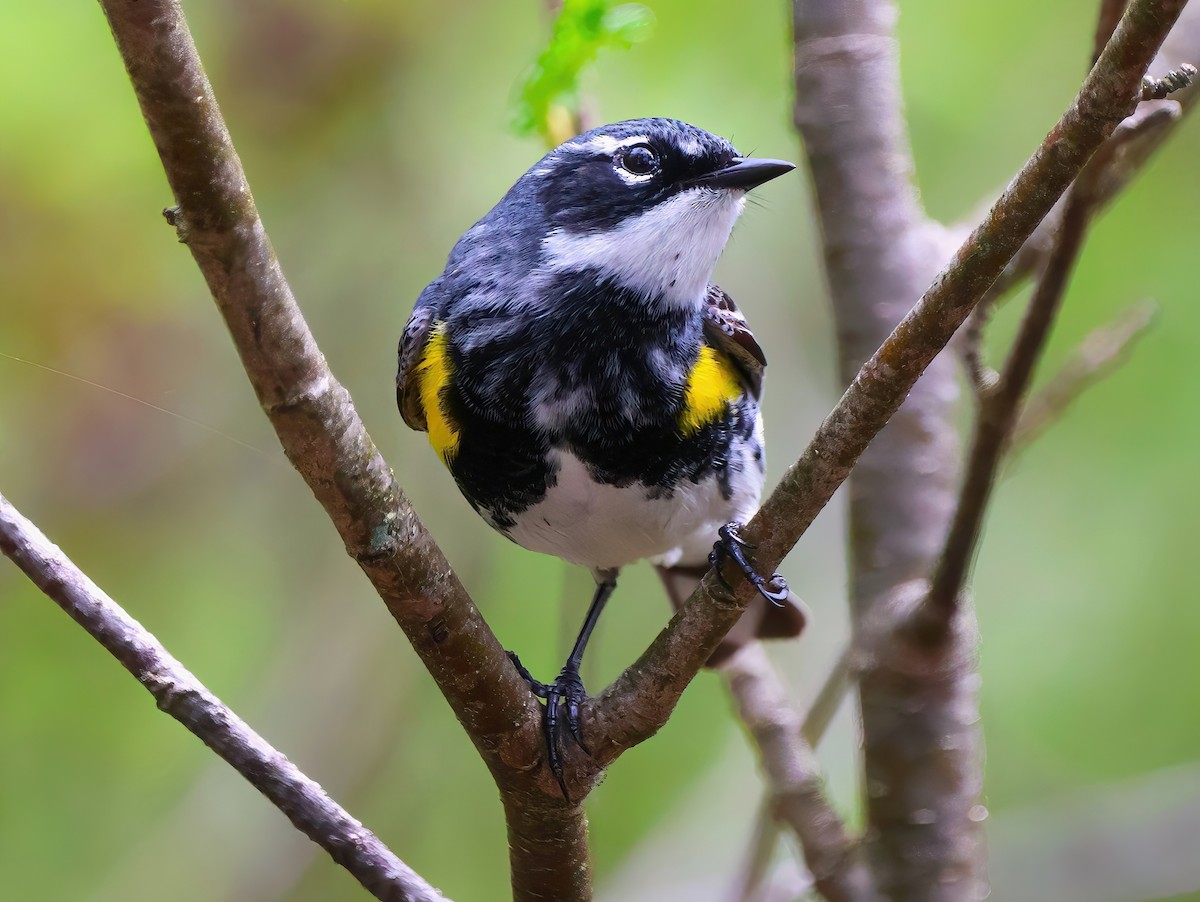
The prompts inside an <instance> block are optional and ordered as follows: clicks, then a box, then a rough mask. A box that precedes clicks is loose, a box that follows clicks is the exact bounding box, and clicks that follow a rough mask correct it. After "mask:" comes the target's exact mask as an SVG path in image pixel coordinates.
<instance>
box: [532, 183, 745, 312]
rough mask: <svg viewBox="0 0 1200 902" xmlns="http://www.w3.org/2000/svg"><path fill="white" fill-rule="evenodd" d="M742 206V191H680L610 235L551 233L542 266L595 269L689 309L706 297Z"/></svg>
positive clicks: (621, 225)
mask: <svg viewBox="0 0 1200 902" xmlns="http://www.w3.org/2000/svg"><path fill="white" fill-rule="evenodd" d="M745 205H746V195H745V193H744V192H742V191H727V190H718V191H714V190H711V189H704V188H692V189H690V190H687V191H681V192H680V193H678V194H676V195H675V196H674V197H672V198H670V199H669V200H666V201H663V202H662V203H661V204H658V205H657V206H656V207H653V208H652V209H650V210H647V211H646V212H645V213H642V214H640V215H639V216H636V217H634V218H632V219H628V220H626V221H625V222H623V223H621V224H620V225H619V226H617V227H616V228H613V229H608V230H606V231H594V232H586V233H583V234H576V233H571V232H566V231H563V230H562V229H555V230H554V231H553V232H551V233H550V234H549V235H548V236H546V238H545V240H544V241H543V242H542V248H543V250H544V251H545V254H546V264H547V266H548V267H549V268H550V269H551V270H556V271H563V270H578V269H589V268H590V269H595V270H597V271H598V272H599V273H600V274H601V275H602V276H606V277H608V278H610V279H612V280H613V281H615V282H617V283H618V284H620V285H623V286H624V287H626V288H630V289H633V290H634V291H638V292H641V293H643V294H647V295H653V296H658V297H661V298H662V299H663V301H664V302H665V303H667V304H670V305H672V306H690V305H692V304H695V303H697V302H698V301H699V300H700V299H701V298H702V297H704V293H705V289H706V288H707V286H708V282H709V279H710V278H711V276H712V271H713V267H714V266H715V265H716V263H717V258H718V257H719V256H721V251H722V250H724V249H725V244H726V242H728V241H729V233H730V232H731V231H732V230H733V224H734V223H735V222H737V218H738V216H740V215H741V212H742V209H743V208H744V207H745Z"/></svg>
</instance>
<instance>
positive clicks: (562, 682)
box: [508, 651, 592, 802]
mask: <svg viewBox="0 0 1200 902" xmlns="http://www.w3.org/2000/svg"><path fill="white" fill-rule="evenodd" d="M508 658H509V660H510V661H512V662H513V666H514V667H516V668H517V673H519V674H520V675H521V679H523V680H524V681H525V682H526V683H527V684H528V685H529V691H530V692H532V693H533V694H534V695H536V696H537V697H538V698H540V699H545V702H546V705H545V708H544V709H543V711H542V735H543V737H544V738H545V740H546V763H547V764H548V765H549V766H550V772H551V773H552V774H554V779H555V780H556V781H558V788H559V789H561V790H562V794H563V798H565V799H566V800H567V801H568V802H569V801H571V795H570V793H568V792H567V782H566V779H565V778H564V777H563V762H562V747H561V742H560V740H561V736H562V723H563V721H564V720H565V721H566V727H567V731H568V732H569V733H570V734H571V738H572V739H574V740H575V744H576V745H578V746H579V747H580V748H581V749H583V751H584V752H586V753H587V754H589V755H590V754H591V753H592V751H591V749H589V748H588V747H587V743H585V742H584V741H583V733H582V731H581V729H580V716H579V714H580V707H581V706H582V704H583V703H584V702H585V701H587V692H586V691H585V690H584V688H583V680H582V679H581V678H580V676H579V669H578V668H577V667H571V666H569V665H568V666H567V667H564V668H563V669H562V671H561V672H560V673H559V675H558V679H556V680H555V681H554V682H553V683H543V682H541V681H540V680H535V679H534V678H533V676H532V675H531V674H530V673H529V671H528V670H527V669H526V668H525V666H524V665H523V664H522V663H521V659H520V658H518V657H517V656H516V654H514V653H513V652H511V651H510V652H509V653H508ZM564 713H565V717H564V716H563V715H564Z"/></svg>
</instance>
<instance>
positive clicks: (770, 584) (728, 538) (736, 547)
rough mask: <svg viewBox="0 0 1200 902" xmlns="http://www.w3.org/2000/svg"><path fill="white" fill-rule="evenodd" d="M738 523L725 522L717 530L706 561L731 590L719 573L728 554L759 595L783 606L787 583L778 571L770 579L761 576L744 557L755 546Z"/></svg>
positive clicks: (731, 588)
mask: <svg viewBox="0 0 1200 902" xmlns="http://www.w3.org/2000/svg"><path fill="white" fill-rule="evenodd" d="M741 528H742V526H741V524H740V523H726V524H725V525H724V526H722V527H721V528H720V529H719V530H717V535H719V536H720V537H721V538H719V539H718V540H717V542H716V544H714V545H713V550H712V552H711V553H710V554H709V555H708V562H709V564H710V565H712V566H713V567H714V568H715V569H716V571H717V578H718V579H720V580H721V582H722V583H723V584H724V586H725V588H726V589H729V590H730V591H732V590H733V586H731V585H729V583H727V582H725V577H724V576H723V575H722V574H721V564H722V563H723V558H724V556H726V555H727V556H728V557H729V558H730V559H731V560H732V561H733V562H734V563H735V564H737V565H738V567H739V568H741V571H742V575H744V576H745V577H746V581H747V582H749V583H750V585H752V586H754V588H756V589H758V592H759V594H760V595H762V597H763V598H765V599H766V600H767V601H769V602H771V604H773V605H775V606H776V607H783V606H784V601H786V600H787V597H788V585H787V582H786V581H785V580H784V578H783V577H782V576H780V575H779V574H778V573H772V574H771V578H770V579H763V577H762V576H761V575H760V574H759V573H758V571H757V570H755V569H754V567H753V565H752V564H751V563H750V561H748V560H747V559H746V550H750V551H753V550H754V548H755V546H753V545H751V544H749V543H748V542H747V541H746V540H745V539H743V538H742V536H741V533H740V530H741Z"/></svg>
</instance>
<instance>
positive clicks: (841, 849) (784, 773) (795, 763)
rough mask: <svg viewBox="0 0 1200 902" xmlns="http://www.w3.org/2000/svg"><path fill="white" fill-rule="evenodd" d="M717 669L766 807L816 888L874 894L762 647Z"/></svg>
mask: <svg viewBox="0 0 1200 902" xmlns="http://www.w3.org/2000/svg"><path fill="white" fill-rule="evenodd" d="M722 670H723V671H724V673H725V675H726V677H727V678H728V685H729V691H730V695H731V696H732V697H733V700H734V703H735V704H736V706H737V709H738V715H739V716H740V717H741V719H742V720H743V721H744V722H745V724H746V727H747V729H748V730H749V731H750V734H751V735H752V736H753V738H754V744H755V747H756V748H757V750H758V753H759V760H760V762H761V764H762V769H763V772H764V775H765V777H766V781H767V786H768V790H769V792H770V805H771V809H772V812H773V813H774V815H775V817H776V818H778V819H779V820H780V821H782V822H783V823H785V824H787V825H788V827H789V828H791V829H792V830H793V831H794V832H795V833H796V836H797V837H798V838H799V839H800V846H801V849H802V850H803V852H804V860H805V862H806V864H807V865H808V870H809V872H810V873H811V874H812V877H813V885H814V887H815V888H816V890H817V892H819V893H820V894H821V896H822V897H823V898H825V899H828V900H830V902H865V900H872V899H877V898H879V895H878V894H877V893H876V891H875V888H874V883H873V881H872V879H871V873H870V871H868V870H867V867H866V864H865V863H864V862H863V861H862V858H861V856H860V855H859V852H858V843H857V842H855V841H854V840H853V839H852V838H851V837H850V835H849V834H848V833H847V831H846V827H845V825H844V824H843V823H842V819H841V818H840V817H839V816H838V814H837V812H836V811H834V809H833V806H832V805H831V804H830V802H829V800H828V798H827V797H826V795H825V787H824V784H823V782H822V780H821V775H820V769H819V766H818V764H817V758H816V754H815V753H814V752H813V750H812V747H811V746H810V745H809V744H808V743H807V742H805V741H804V739H803V736H802V735H801V726H802V723H801V719H800V717H799V715H798V714H797V713H796V711H795V709H794V708H793V707H792V705H791V703H790V702H789V701H788V698H787V693H786V691H785V690H784V688H783V683H782V682H781V681H780V679H779V676H778V674H777V673H776V672H775V669H774V667H772V666H771V662H770V661H769V660H768V658H767V653H766V651H765V650H764V649H763V647H762V645H761V644H759V643H757V642H751V643H749V644H748V645H745V646H743V647H742V648H741V649H740V650H739V651H738V652H737V653H736V654H735V655H734V656H733V657H732V658H730V659H729V660H728V661H727V662H726V663H725V664H723V665H722Z"/></svg>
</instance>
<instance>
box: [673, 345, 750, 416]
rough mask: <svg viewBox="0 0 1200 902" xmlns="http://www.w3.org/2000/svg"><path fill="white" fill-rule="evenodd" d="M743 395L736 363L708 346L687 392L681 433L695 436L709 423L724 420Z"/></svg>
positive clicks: (700, 357)
mask: <svg viewBox="0 0 1200 902" xmlns="http://www.w3.org/2000/svg"><path fill="white" fill-rule="evenodd" d="M741 394H742V383H741V380H740V379H738V371H737V368H736V367H735V366H734V365H733V361H731V360H730V359H729V358H728V357H726V356H725V355H724V354H721V353H718V352H717V351H716V350H715V349H713V348H710V347H709V346H708V345H704V346H703V347H701V348H700V356H699V357H697V358H696V363H695V365H693V366H692V371H691V372H690V373H689V374H688V380H687V385H686V386H684V389H683V409H682V410H681V411H679V430H680V432H682V433H683V434H684V435H695V434H696V433H697V432H699V431H700V430H701V429H703V428H704V427H705V426H707V425H708V424H709V423H711V422H713V421H714V420H716V419H719V418H720V417H722V416H724V414H725V411H726V409H727V408H728V407H729V405H730V403H731V402H733V401H735V400H737V398H738V397H739V396H740V395H741Z"/></svg>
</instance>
